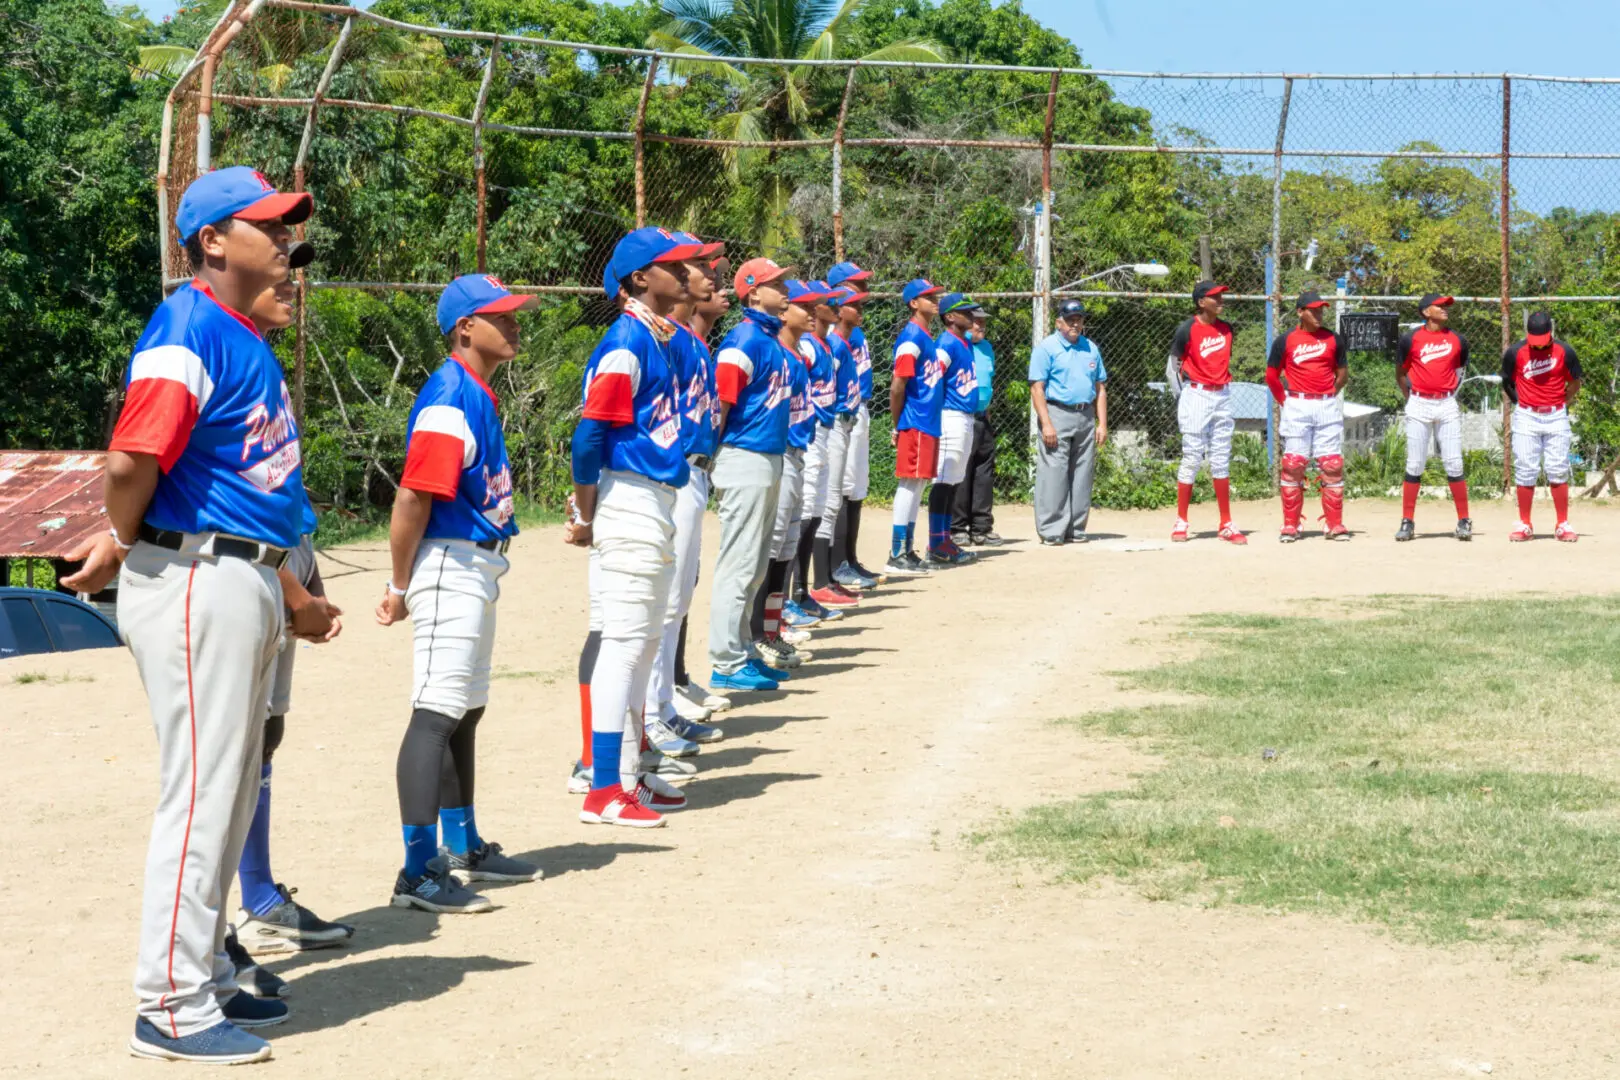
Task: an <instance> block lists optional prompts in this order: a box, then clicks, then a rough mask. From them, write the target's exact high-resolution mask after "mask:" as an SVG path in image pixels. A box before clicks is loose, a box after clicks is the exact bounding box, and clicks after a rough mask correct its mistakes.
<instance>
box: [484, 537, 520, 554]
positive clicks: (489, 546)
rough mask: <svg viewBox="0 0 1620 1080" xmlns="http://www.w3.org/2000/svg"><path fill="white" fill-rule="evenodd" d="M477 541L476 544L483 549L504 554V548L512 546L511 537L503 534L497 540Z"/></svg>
mask: <svg viewBox="0 0 1620 1080" xmlns="http://www.w3.org/2000/svg"><path fill="white" fill-rule="evenodd" d="M477 543H478V546H479V547H481V548H483V549H484V550H485V551H493V552H497V553H498V554H501V555H505V554H506V549H507V548H509V547H511V546H512V538H511V537H510V536H505V537H502V538H501V539H499V540H479V541H478V542H477Z"/></svg>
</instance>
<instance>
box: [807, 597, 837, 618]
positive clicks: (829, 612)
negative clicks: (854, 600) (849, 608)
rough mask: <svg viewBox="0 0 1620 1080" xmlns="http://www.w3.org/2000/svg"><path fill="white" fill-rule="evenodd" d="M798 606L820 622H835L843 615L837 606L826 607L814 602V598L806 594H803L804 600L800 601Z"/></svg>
mask: <svg viewBox="0 0 1620 1080" xmlns="http://www.w3.org/2000/svg"><path fill="white" fill-rule="evenodd" d="M799 607H800V608H802V609H803V610H805V611H808V612H809V613H810V614H812V615H814V616H815V617H816V618H818V619H820V620H821V621H822V622H837V621H838V620H839V619H842V618H843V617H844V613H843V612H842V611H839V610H838V609H837V608H830V607H827V606H826V605H825V604H818V603H816V601H815V599H814V598H813V597H811V596H810V595H808V594H806V595H805V598H804V602H803V603H801V604H800V605H799Z"/></svg>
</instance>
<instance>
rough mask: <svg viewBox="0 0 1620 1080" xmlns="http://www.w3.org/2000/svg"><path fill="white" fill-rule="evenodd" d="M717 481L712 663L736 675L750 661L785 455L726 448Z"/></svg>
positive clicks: (711, 600) (717, 462) (719, 457)
mask: <svg viewBox="0 0 1620 1080" xmlns="http://www.w3.org/2000/svg"><path fill="white" fill-rule="evenodd" d="M711 479H712V480H713V481H714V486H715V489H716V490H717V491H719V493H720V500H719V501H720V554H719V557H718V558H717V559H716V561H715V566H714V584H713V585H712V586H711V587H710V590H709V659H710V661H711V662H712V663H713V665H714V670H716V671H718V672H720V673H721V674H723V675H734V674H736V673H737V672H738V671H740V670H742V667H743V665H744V664H746V663H748V657H749V652H748V644H749V640H750V635H749V632H748V620H749V616H750V615H751V614H752V612H753V605H754V594H755V593H757V592H759V587H760V586H761V585H763V584H764V583H765V566H766V564H767V562H768V561H769V559H770V556H771V551H770V550H769V541H770V539H771V526H772V525H773V524H774V523H775V518H776V499H777V494H778V492H779V490H780V488H781V485H782V455H781V454H760V453H755V452H754V451H752V450H742V449H739V448H738V447H735V446H722V447H721V448H720V452H719V453H718V454H716V455H715V459H714V472H713V474H712V475H711Z"/></svg>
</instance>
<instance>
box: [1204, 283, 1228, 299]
mask: <svg viewBox="0 0 1620 1080" xmlns="http://www.w3.org/2000/svg"><path fill="white" fill-rule="evenodd" d="M1226 289H1227V287H1226V286H1225V285H1217V286H1215V287H1214V288H1213V289H1205V290H1204V296H1219V295H1221V293H1223V292H1225V291H1226Z"/></svg>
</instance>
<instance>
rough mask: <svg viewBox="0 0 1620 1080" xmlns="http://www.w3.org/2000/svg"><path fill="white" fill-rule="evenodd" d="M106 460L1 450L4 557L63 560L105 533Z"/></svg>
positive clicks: (93, 455) (62, 453) (1, 553)
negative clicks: (103, 491)
mask: <svg viewBox="0 0 1620 1080" xmlns="http://www.w3.org/2000/svg"><path fill="white" fill-rule="evenodd" d="M106 461H107V455H106V454H102V453H85V452H82V451H77V450H0V559H3V558H19V557H22V556H29V557H32V558H39V559H49V558H58V557H61V556H63V555H66V554H67V553H68V552H70V551H72V550H73V549H74V548H76V547H78V546H79V544H80V543H81V542H83V540H84V539H85V537H87V536H91V535H93V534H95V533H97V532H100V531H101V530H103V529H105V528H106V527H107V518H106V515H105V514H104V513H103V511H102V505H101V473H102V470H103V468H104V467H105V465H106Z"/></svg>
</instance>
